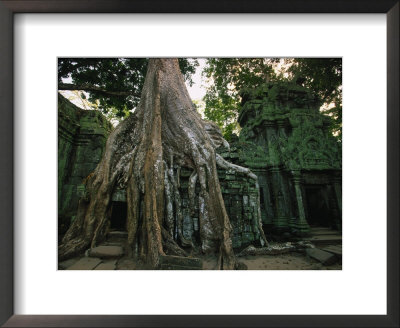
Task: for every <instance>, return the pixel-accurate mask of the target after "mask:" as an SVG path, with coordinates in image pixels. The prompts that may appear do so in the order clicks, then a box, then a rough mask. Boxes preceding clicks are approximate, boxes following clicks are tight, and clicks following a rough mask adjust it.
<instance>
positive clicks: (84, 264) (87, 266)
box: [67, 257, 101, 270]
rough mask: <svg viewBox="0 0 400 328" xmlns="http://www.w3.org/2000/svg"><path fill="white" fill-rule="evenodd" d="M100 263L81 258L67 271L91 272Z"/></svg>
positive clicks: (95, 260) (91, 259)
mask: <svg viewBox="0 0 400 328" xmlns="http://www.w3.org/2000/svg"><path fill="white" fill-rule="evenodd" d="M100 263H101V260H100V259H98V258H93V257H83V258H81V259H80V260H79V261H78V262H76V263H75V264H73V265H71V266H70V267H69V268H67V270H93V269H94V268H95V267H97V266H98V265H99V264H100Z"/></svg>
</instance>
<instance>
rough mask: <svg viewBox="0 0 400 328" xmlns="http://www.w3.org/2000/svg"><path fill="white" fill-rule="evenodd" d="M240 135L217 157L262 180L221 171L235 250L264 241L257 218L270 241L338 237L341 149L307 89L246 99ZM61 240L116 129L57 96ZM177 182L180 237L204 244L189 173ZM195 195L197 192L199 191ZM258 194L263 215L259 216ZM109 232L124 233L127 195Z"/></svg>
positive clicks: (115, 201) (279, 89)
mask: <svg viewBox="0 0 400 328" xmlns="http://www.w3.org/2000/svg"><path fill="white" fill-rule="evenodd" d="M241 106H242V109H241V112H240V115H239V119H238V122H239V124H240V126H241V132H240V136H239V137H236V138H234V140H232V141H231V146H230V148H229V149H228V148H223V147H221V148H220V149H218V153H219V154H220V155H221V156H222V157H224V158H225V159H227V160H229V161H230V162H231V163H235V164H238V165H241V166H245V167H248V168H250V169H251V170H252V172H253V173H255V174H256V175H257V177H258V184H259V190H257V188H256V187H255V185H254V181H252V180H251V179H250V178H248V177H247V176H246V175H244V174H241V173H237V172H234V171H230V170H222V169H218V176H219V180H220V184H221V190H222V194H223V198H224V201H225V205H226V209H227V212H228V216H229V218H230V221H231V223H232V226H233V236H232V241H233V246H234V247H235V248H242V247H244V246H247V245H249V244H254V245H258V244H259V242H260V231H259V225H258V221H259V215H261V220H262V224H263V230H264V232H265V234H266V235H267V236H268V238H270V237H271V236H272V237H274V236H281V237H282V236H283V237H284V238H287V239H290V238H297V239H298V238H302V237H304V236H307V235H308V233H309V232H310V228H311V227H327V228H331V229H335V230H338V231H341V227H342V216H341V148H340V145H339V144H338V142H337V141H336V140H335V138H334V137H333V136H332V134H331V132H330V129H329V127H330V120H331V119H330V118H329V117H328V116H326V115H323V114H322V113H321V112H320V111H319V107H320V103H319V102H318V101H317V99H316V98H315V97H314V96H313V95H312V93H311V92H309V91H308V90H307V89H305V88H304V87H302V86H299V85H297V84H290V83H269V84H265V85H263V86H262V87H260V88H258V89H255V90H249V91H244V92H243V93H242V104H241ZM58 115H59V126H58V131H59V140H58V147H59V148H58V158H59V160H58V170H59V171H58V172H59V174H58V202H59V203H58V211H59V213H58V215H59V233H60V234H63V233H64V232H65V231H66V228H67V227H68V226H69V224H70V223H71V220H74V218H75V215H76V211H77V204H78V199H79V197H81V196H82V195H83V194H84V192H85V187H84V184H83V181H84V180H85V178H86V177H87V176H88V175H89V174H90V173H91V172H92V171H93V170H94V169H95V167H96V165H97V163H98V162H99V161H100V159H101V156H102V152H103V150H104V146H105V142H106V140H107V137H108V135H109V133H110V132H111V130H112V125H111V124H110V123H109V122H108V121H107V120H106V119H105V118H104V116H103V115H102V114H101V113H100V112H98V111H90V110H82V109H79V108H78V107H76V106H74V105H73V104H72V103H70V102H69V101H68V100H66V99H65V98H64V97H63V96H61V95H59V100H58ZM176 173H177V174H178V175H179V177H180V178H179V187H180V195H181V212H182V216H183V235H184V237H185V238H186V239H188V240H190V239H192V240H196V239H198V238H199V222H198V217H199V215H198V211H199V209H198V202H197V201H195V202H194V210H193V209H192V211H191V210H190V209H191V206H190V204H189V198H188V185H189V176H190V173H191V172H190V171H189V170H183V169H182V170H181V171H180V172H176ZM196 188H197V187H196ZM259 194H260V205H261V213H260V211H259V210H258V201H257V200H258V199H257V198H258V195H259ZM111 206H112V207H111V216H110V230H119V231H123V230H125V223H126V215H127V206H126V195H125V191H124V190H121V189H116V190H115V191H114V193H113V196H112V205H111Z"/></svg>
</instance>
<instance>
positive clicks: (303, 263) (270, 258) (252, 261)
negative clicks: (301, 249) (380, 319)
mask: <svg viewBox="0 0 400 328" xmlns="http://www.w3.org/2000/svg"><path fill="white" fill-rule="evenodd" d="M237 259H238V261H239V262H242V263H244V264H245V265H246V266H247V270H341V269H342V265H341V264H339V263H336V264H333V265H330V266H324V265H322V264H321V263H319V262H317V261H315V260H313V259H311V258H309V257H307V256H305V255H303V254H300V253H288V254H281V255H259V256H251V255H248V256H243V257H238V258H237ZM216 264H217V260H216V258H215V257H213V256H209V257H204V258H203V270H215V267H216Z"/></svg>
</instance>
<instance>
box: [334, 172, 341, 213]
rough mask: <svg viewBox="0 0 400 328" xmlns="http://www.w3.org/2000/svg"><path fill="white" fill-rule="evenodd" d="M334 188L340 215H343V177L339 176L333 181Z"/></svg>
mask: <svg viewBox="0 0 400 328" xmlns="http://www.w3.org/2000/svg"><path fill="white" fill-rule="evenodd" d="M333 188H334V190H335V195H336V200H337V204H338V207H339V211H340V213H342V177H341V176H339V174H336V175H335V178H334V179H333Z"/></svg>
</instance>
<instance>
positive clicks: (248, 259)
mask: <svg viewBox="0 0 400 328" xmlns="http://www.w3.org/2000/svg"><path fill="white" fill-rule="evenodd" d="M238 259H239V262H242V263H244V264H245V265H246V266H247V269H248V270H341V269H342V265H341V264H340V262H338V263H335V264H333V265H327V266H325V265H322V264H321V263H319V262H318V261H316V260H314V259H312V258H310V257H308V256H306V255H305V254H301V253H297V252H292V253H288V254H281V255H259V256H250V255H248V256H244V257H240V258H238ZM202 260H203V270H214V269H216V267H217V258H216V257H215V256H212V255H210V256H204V257H202ZM79 261H80V262H79ZM78 262H79V264H80V266H77V264H78ZM59 269H60V270H65V269H68V270H74V269H77V270H79V269H81V270H82V269H83V270H85V269H86V270H140V269H144V268H143V267H140V266H139V265H137V264H136V263H135V262H134V261H133V260H132V259H131V258H128V257H122V258H120V259H118V260H115V259H110V260H100V259H96V258H91V257H76V258H73V259H70V260H67V261H64V262H61V263H60V264H59Z"/></svg>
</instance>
